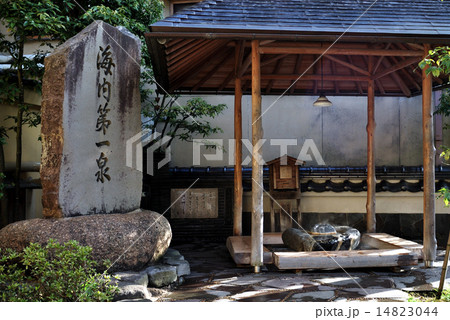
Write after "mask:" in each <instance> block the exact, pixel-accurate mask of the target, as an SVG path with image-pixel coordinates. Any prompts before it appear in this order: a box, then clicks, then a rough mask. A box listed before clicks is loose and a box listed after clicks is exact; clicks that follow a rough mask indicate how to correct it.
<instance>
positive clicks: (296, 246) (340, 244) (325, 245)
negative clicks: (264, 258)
mask: <svg viewBox="0 0 450 320" xmlns="http://www.w3.org/2000/svg"><path fill="white" fill-rule="evenodd" d="M282 239H283V243H284V244H285V245H286V246H287V247H288V248H290V249H292V250H294V251H323V250H325V251H339V250H355V249H356V248H357V247H358V245H359V243H360V239H361V234H360V232H359V231H358V230H357V229H355V228H351V227H349V226H337V227H334V226H332V225H330V224H324V223H321V224H317V225H315V226H314V227H313V228H312V230H311V231H310V232H306V231H304V230H300V229H295V228H290V229H287V230H285V231H284V232H283V234H282Z"/></svg>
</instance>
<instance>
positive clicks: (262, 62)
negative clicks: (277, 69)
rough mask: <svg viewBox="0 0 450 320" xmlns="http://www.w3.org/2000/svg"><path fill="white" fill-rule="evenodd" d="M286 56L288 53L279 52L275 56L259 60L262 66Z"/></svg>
mask: <svg viewBox="0 0 450 320" xmlns="http://www.w3.org/2000/svg"><path fill="white" fill-rule="evenodd" d="M287 56H288V54H279V55H277V56H275V57H272V58H269V59H266V60H264V61H261V67H264V66H266V65H268V64H271V63H272V62H275V61H278V60H280V59H283V58H286V57H287Z"/></svg>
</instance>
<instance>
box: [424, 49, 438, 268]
mask: <svg viewBox="0 0 450 320" xmlns="http://www.w3.org/2000/svg"><path fill="white" fill-rule="evenodd" d="M424 47H425V53H424V54H425V56H426V55H428V50H430V46H429V45H428V44H425V45H424ZM427 69H428V68H424V69H423V70H422V132H423V260H424V263H425V266H426V267H432V266H433V262H434V260H436V245H437V243H436V228H435V223H436V221H435V199H434V197H435V195H434V193H435V176H434V156H435V153H436V149H435V147H434V133H433V108H432V106H431V93H432V78H431V75H427V74H426V70H427Z"/></svg>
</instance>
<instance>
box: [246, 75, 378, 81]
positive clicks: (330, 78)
mask: <svg viewBox="0 0 450 320" xmlns="http://www.w3.org/2000/svg"><path fill="white" fill-rule="evenodd" d="M242 79H244V80H250V79H251V76H250V75H245V76H243V77H242ZM261 79H262V80H272V79H273V80H297V79H298V81H310V80H315V81H321V79H322V76H321V75H320V74H305V75H303V76H302V77H301V78H299V76H298V75H296V74H262V75H261ZM323 80H324V81H362V82H367V81H369V80H370V78H369V77H366V76H349V75H332V74H324V75H323Z"/></svg>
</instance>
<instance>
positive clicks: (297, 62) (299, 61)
mask: <svg viewBox="0 0 450 320" xmlns="http://www.w3.org/2000/svg"><path fill="white" fill-rule="evenodd" d="M302 57H303V56H302V55H301V54H299V55H297V59H296V60H295V67H294V74H298V75H299V76H300V67H301V65H302ZM296 82H297V81H296V80H293V81H292V83H291V89H290V90H289V92H290V93H291V94H292V93H294V91H295V84H296Z"/></svg>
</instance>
